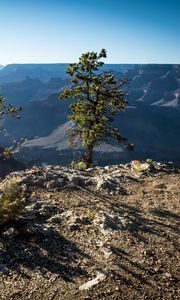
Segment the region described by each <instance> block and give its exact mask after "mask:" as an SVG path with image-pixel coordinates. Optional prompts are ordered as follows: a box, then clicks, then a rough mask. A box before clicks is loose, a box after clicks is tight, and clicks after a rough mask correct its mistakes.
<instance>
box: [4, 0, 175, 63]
mask: <svg viewBox="0 0 180 300" xmlns="http://www.w3.org/2000/svg"><path fill="white" fill-rule="evenodd" d="M0 42H1V43H0V64H3V65H5V64H8V63H43V62H44V63H48V62H49V63H52V62H55V63H58V62H74V61H77V58H78V57H79V56H80V55H81V53H83V52H86V51H99V50H100V49H101V48H106V49H107V53H108V57H107V60H106V62H108V63H180V0H91V1H90V0H29V1H28V0H0Z"/></svg>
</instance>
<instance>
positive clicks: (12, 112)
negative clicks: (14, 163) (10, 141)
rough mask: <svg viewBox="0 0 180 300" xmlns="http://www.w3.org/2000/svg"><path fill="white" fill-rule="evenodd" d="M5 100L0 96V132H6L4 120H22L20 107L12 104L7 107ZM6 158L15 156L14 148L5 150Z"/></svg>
mask: <svg viewBox="0 0 180 300" xmlns="http://www.w3.org/2000/svg"><path fill="white" fill-rule="evenodd" d="M5 102H6V100H5V98H4V97H2V96H0V131H4V127H3V120H4V119H5V118H6V117H10V116H11V117H15V118H17V119H19V118H20V116H19V112H20V111H21V108H20V107H15V106H13V105H11V104H9V105H8V106H7V105H5ZM3 155H4V158H10V157H12V155H13V147H9V148H6V149H5V150H4V153H3Z"/></svg>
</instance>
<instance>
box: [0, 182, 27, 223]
mask: <svg viewBox="0 0 180 300" xmlns="http://www.w3.org/2000/svg"><path fill="white" fill-rule="evenodd" d="M23 208H24V200H23V197H22V189H21V187H20V184H19V183H18V182H17V180H16V179H13V178H12V179H9V180H7V181H5V182H3V183H2V184H1V185H0V224H3V223H6V222H8V221H10V220H15V219H16V218H17V217H18V216H20V215H21V214H22V211H23Z"/></svg>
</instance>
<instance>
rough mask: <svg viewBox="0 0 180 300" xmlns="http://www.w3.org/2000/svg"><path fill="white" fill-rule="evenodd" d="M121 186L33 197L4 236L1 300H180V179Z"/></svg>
mask: <svg viewBox="0 0 180 300" xmlns="http://www.w3.org/2000/svg"><path fill="white" fill-rule="evenodd" d="M92 172H93V170H92ZM121 186H122V191H121V193H119V194H118V195H111V194H108V193H106V192H104V191H98V192H97V191H96V190H95V189H93V188H91V187H87V186H86V187H77V188H66V189H62V190H60V191H57V190H55V191H51V192H50V191H48V190H45V189H43V188H39V189H32V190H31V192H30V195H29V197H30V198H31V199H32V202H31V204H30V205H29V214H28V215H27V217H26V218H24V219H22V220H20V221H18V222H16V223H15V224H13V225H12V224H11V225H9V226H7V227H6V228H4V229H3V230H1V236H0V300H2V299H6V300H10V299H12V300H20V299H21V300H26V299H31V300H36V299H43V300H51V299H54V300H61V299H62V300H66V299H67V300H68V299H71V300H76V299H78V300H81V299H84V300H85V299H86V300H90V299H92V300H95V299H138V300H141V299H149V300H152V299H154V300H158V299H159V300H160V299H161V300H162V299H163V300H168V299H180V285H179V278H180V264H179V262H180V261H179V258H180V252H179V250H180V248H179V245H180V244H179V242H180V236H179V230H180V226H179V224H180V205H179V204H180V201H179V200H180V173H179V172H174V173H167V172H159V173H156V174H153V173H152V174H148V175H141V176H139V177H138V178H135V177H132V178H131V177H129V178H128V177H127V178H125V179H123V178H122V183H121ZM32 203H33V205H32ZM86 283H88V284H87V285H86Z"/></svg>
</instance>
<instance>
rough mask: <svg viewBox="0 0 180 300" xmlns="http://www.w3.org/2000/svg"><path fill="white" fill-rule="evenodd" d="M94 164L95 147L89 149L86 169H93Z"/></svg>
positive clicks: (91, 146)
mask: <svg viewBox="0 0 180 300" xmlns="http://www.w3.org/2000/svg"><path fill="white" fill-rule="evenodd" d="M92 163H93V145H90V146H88V148H87V160H86V169H88V168H91V167H92Z"/></svg>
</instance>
